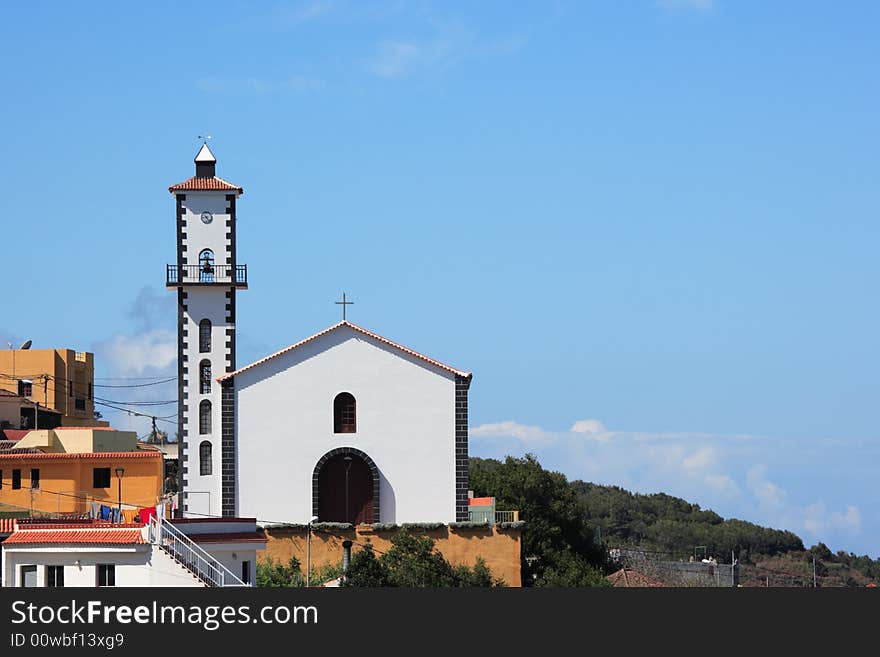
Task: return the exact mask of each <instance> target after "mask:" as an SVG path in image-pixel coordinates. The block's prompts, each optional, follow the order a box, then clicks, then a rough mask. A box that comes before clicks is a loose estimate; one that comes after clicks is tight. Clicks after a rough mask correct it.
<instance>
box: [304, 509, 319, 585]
mask: <svg viewBox="0 0 880 657" xmlns="http://www.w3.org/2000/svg"><path fill="white" fill-rule="evenodd" d="M313 522H318V516H312V517H311V518H310V519H309V525H308V531H309V533H308V536H307V537H306V588H309V585H310V584H311V583H312V523H313Z"/></svg>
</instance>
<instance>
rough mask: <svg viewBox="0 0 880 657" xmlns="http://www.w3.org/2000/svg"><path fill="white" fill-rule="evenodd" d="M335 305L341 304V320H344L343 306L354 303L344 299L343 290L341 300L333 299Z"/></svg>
mask: <svg viewBox="0 0 880 657" xmlns="http://www.w3.org/2000/svg"><path fill="white" fill-rule="evenodd" d="M333 303H335V304H336V305H337V306H342V321H343V322H344V321H345V307H346V306H351V305H354V301H346V300H345V292H343V293H342V301H334V302H333Z"/></svg>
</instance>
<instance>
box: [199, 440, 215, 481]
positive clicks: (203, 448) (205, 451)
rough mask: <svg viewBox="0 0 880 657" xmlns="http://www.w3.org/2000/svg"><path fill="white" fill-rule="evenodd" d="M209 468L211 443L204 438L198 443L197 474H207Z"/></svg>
mask: <svg viewBox="0 0 880 657" xmlns="http://www.w3.org/2000/svg"><path fill="white" fill-rule="evenodd" d="M211 470H212V467H211V443H209V442H208V441H207V440H204V441H202V444H201V445H199V474H200V475H209V474H211Z"/></svg>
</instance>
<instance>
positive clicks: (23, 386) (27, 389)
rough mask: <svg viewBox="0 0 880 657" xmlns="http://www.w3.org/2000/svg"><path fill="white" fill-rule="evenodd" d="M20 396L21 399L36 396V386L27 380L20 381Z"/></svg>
mask: <svg viewBox="0 0 880 657" xmlns="http://www.w3.org/2000/svg"><path fill="white" fill-rule="evenodd" d="M18 394H19V396H21V397H30V396H32V395H33V394H34V384H33V382H32V381H28V380H27V379H20V380H19V382H18Z"/></svg>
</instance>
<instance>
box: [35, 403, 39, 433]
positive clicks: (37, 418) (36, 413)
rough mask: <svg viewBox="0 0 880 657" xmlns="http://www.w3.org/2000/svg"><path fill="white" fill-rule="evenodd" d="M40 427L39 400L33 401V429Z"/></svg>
mask: <svg viewBox="0 0 880 657" xmlns="http://www.w3.org/2000/svg"><path fill="white" fill-rule="evenodd" d="M39 428H40V402H37V401H35V402H34V431H36V430H37V429H39Z"/></svg>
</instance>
